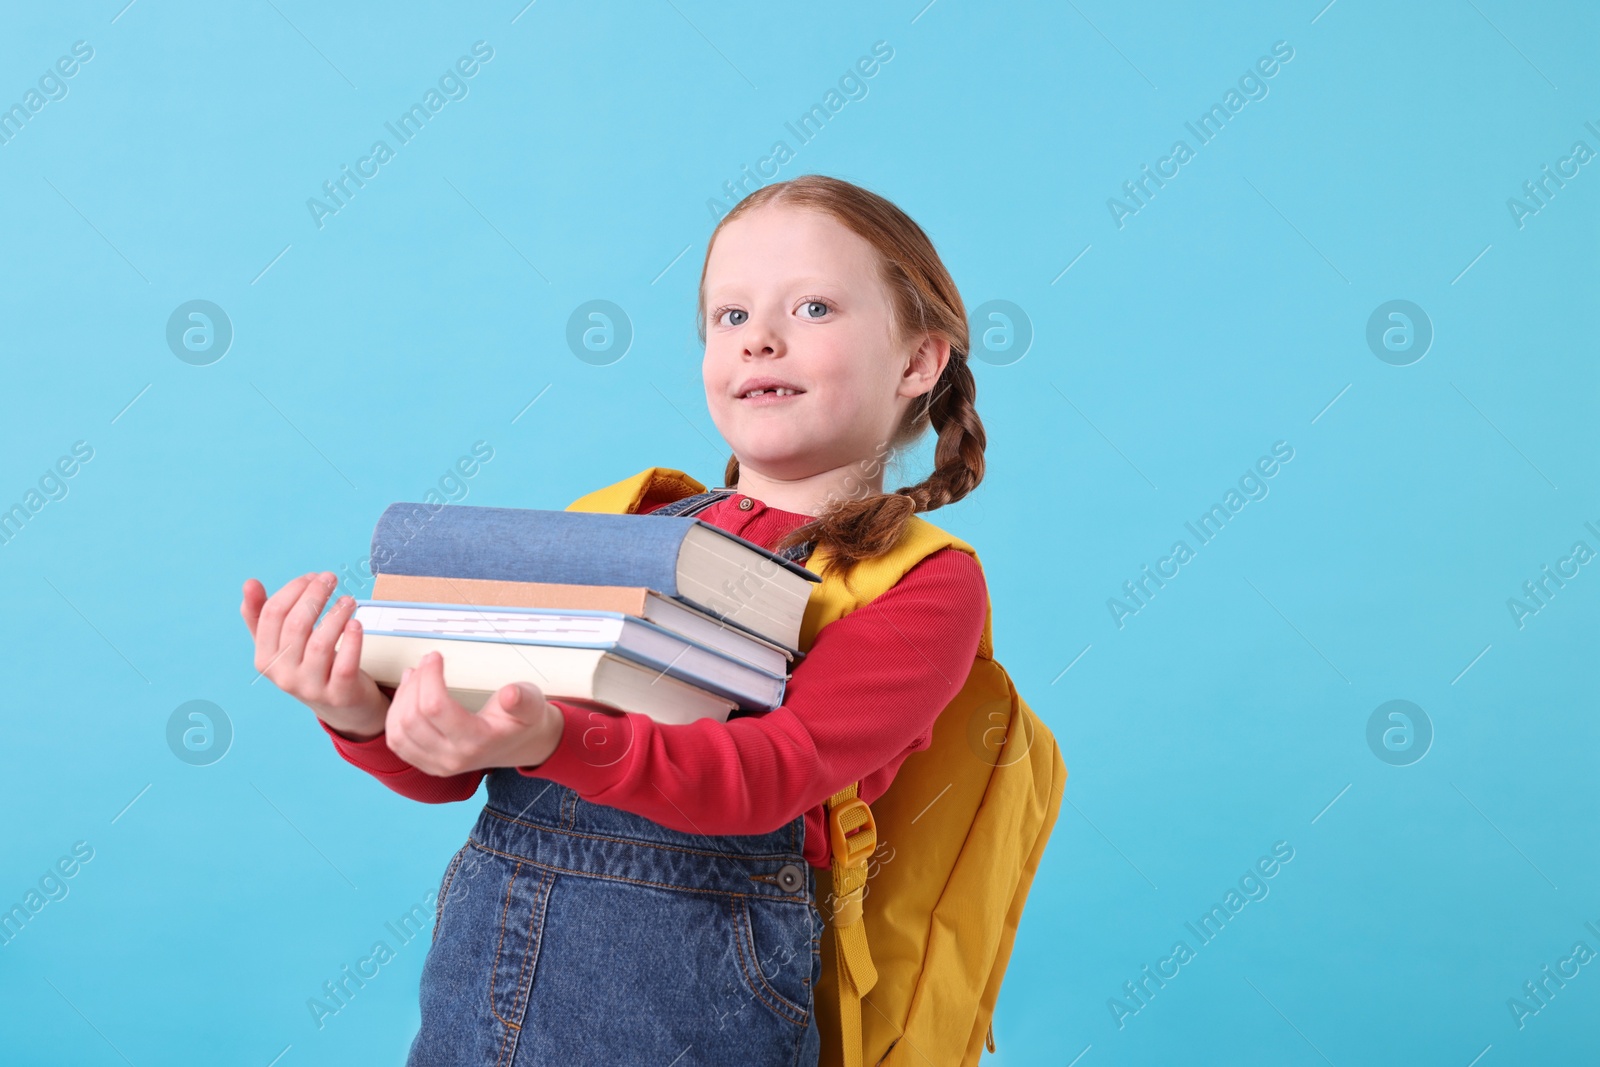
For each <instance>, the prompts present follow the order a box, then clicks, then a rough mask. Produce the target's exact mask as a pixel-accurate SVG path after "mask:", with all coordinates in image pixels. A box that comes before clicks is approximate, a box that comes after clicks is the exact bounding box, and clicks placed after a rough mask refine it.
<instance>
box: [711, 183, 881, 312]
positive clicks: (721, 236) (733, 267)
mask: <svg viewBox="0 0 1600 1067" xmlns="http://www.w3.org/2000/svg"><path fill="white" fill-rule="evenodd" d="M876 270H877V253H876V251H875V250H874V249H873V247H872V246H871V245H870V244H868V243H867V242H866V241H865V240H864V239H862V238H861V237H860V236H858V235H857V234H856V233H855V232H853V231H852V230H850V229H849V227H847V226H845V225H844V224H843V223H841V222H839V221H838V220H837V219H835V218H834V217H833V216H831V215H828V214H826V213H824V212H820V211H816V210H814V209H810V208H799V207H792V206H789V205H786V204H768V205H764V206H762V207H759V208H757V209H755V210H754V211H752V212H750V213H749V214H748V215H743V216H741V217H739V218H737V219H735V220H733V221H732V222H730V223H728V224H727V225H726V226H724V227H723V228H722V230H721V232H719V233H718V234H717V237H716V240H715V241H714V242H713V244H712V246H711V254H710V255H709V257H708V258H707V260H706V291H707V293H708V294H709V293H711V292H712V291H713V290H719V289H731V288H737V287H740V286H749V287H753V288H767V287H779V288H783V287H791V288H792V287H796V286H805V285H829V284H838V285H854V286H860V285H862V284H864V283H867V282H870V281H871V280H873V279H874V278H875V277H876Z"/></svg>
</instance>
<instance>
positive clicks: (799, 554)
mask: <svg viewBox="0 0 1600 1067" xmlns="http://www.w3.org/2000/svg"><path fill="white" fill-rule="evenodd" d="M736 491H737V490H734V489H729V488H727V487H726V486H722V487H719V488H716V489H708V490H706V491H705V492H703V493H695V494H693V495H692V496H686V497H680V498H679V499H677V500H674V501H673V502H672V503H670V504H664V505H662V506H661V507H659V508H656V509H655V510H654V511H649V512H646V514H647V515H666V516H669V517H670V516H673V515H677V516H685V517H687V516H692V515H696V514H698V513H700V512H702V511H704V510H705V509H706V508H708V507H710V506H711V505H712V504H715V503H716V502H717V501H719V500H724V499H726V498H727V497H730V496H732V495H733V494H734V493H735V492H736ZM816 545H817V543H816V542H815V541H807V542H806V543H805V544H801V545H792V546H790V547H789V548H786V549H784V550H783V551H782V552H777V553H774V554H775V555H778V556H782V557H783V558H784V559H786V560H788V561H789V562H790V563H799V562H800V561H801V560H803V559H806V558H808V557H810V555H811V552H812V550H813V549H814V548H816Z"/></svg>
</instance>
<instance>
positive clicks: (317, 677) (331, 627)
mask: <svg viewBox="0 0 1600 1067" xmlns="http://www.w3.org/2000/svg"><path fill="white" fill-rule="evenodd" d="M355 610H356V598H355V597H353V596H342V597H340V598H339V599H338V600H335V601H334V602H333V607H331V608H329V609H328V613H327V614H326V615H324V616H323V617H322V621H321V622H319V623H317V628H316V630H315V631H314V632H313V633H312V634H311V639H310V640H308V641H307V642H306V650H305V655H304V656H303V657H302V658H301V660H300V663H301V671H302V672H303V673H304V675H305V676H306V677H307V678H309V679H310V680H311V681H313V682H315V683H317V684H319V685H327V684H328V671H329V669H330V668H332V666H333V654H334V648H333V645H334V642H335V641H337V640H338V639H339V635H340V634H342V633H343V632H344V624H345V623H346V622H347V621H349V619H350V616H351V615H353V614H355Z"/></svg>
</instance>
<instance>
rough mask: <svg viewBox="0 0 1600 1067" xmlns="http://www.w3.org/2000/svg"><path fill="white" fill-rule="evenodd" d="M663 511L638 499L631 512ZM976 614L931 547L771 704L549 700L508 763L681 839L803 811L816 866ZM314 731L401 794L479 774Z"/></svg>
mask: <svg viewBox="0 0 1600 1067" xmlns="http://www.w3.org/2000/svg"><path fill="white" fill-rule="evenodd" d="M745 500H749V501H750V504H749V509H748V510H744V509H741V507H740V505H741V503H743V502H744V501H745ZM664 503H666V501H659V500H658V501H649V500H647V501H645V502H644V504H643V505H642V506H641V507H640V509H639V511H640V512H641V513H644V512H647V511H653V510H654V509H655V508H657V507H660V506H661V505H662V504H664ZM698 517H699V518H702V519H704V520H706V521H707V522H709V523H711V524H712V525H714V526H718V527H721V528H722V529H724V530H728V531H731V532H732V533H735V534H738V535H739V536H740V537H743V538H745V539H746V540H749V541H753V542H755V543H756V544H758V545H761V546H763V547H766V548H771V547H772V546H773V545H774V544H776V543H777V541H778V540H779V538H781V537H782V536H783V535H784V534H786V533H788V532H789V531H790V530H791V529H793V528H795V527H797V526H800V525H802V524H804V523H805V522H808V521H809V520H810V518H811V517H810V516H809V515H801V514H798V513H796V512H791V511H780V510H778V509H777V508H770V507H767V506H766V505H765V504H763V503H762V502H761V501H759V500H755V499H752V498H749V497H746V496H744V495H743V494H737V493H736V494H734V495H732V496H730V497H726V498H724V499H723V500H720V501H718V502H717V503H715V504H713V505H711V506H710V507H708V508H706V509H705V510H704V511H701V512H699V514H698ZM987 605H988V590H987V588H986V586H985V583H984V580H983V572H982V570H981V569H980V568H979V566H978V564H977V562H976V561H975V560H973V558H972V557H971V556H969V555H967V554H966V553H965V552H962V551H960V550H959V549H954V548H944V549H939V550H938V551H936V552H933V553H931V554H930V555H928V556H926V557H924V558H923V559H922V560H921V561H919V562H918V563H917V564H916V565H915V566H913V567H912V568H911V569H910V570H909V571H907V572H906V574H905V576H904V577H902V578H901V579H900V581H899V582H898V583H896V584H895V585H894V587H893V588H891V589H889V590H887V591H885V592H884V593H882V594H881V595H879V596H878V597H877V598H876V599H874V600H873V601H872V602H871V603H869V604H868V605H867V606H866V607H864V608H862V609H860V610H858V611H854V612H852V613H850V614H849V615H846V616H845V617H844V618H841V619H837V620H835V621H834V622H832V623H829V624H828V625H827V626H824V627H823V628H822V630H821V631H819V632H818V634H817V637H816V640H815V641H814V642H813V644H812V646H811V649H810V650H809V652H808V653H807V655H806V657H805V658H804V659H803V660H801V661H800V663H799V664H798V665H797V666H796V667H795V668H794V671H793V673H792V674H791V675H790V677H789V683H788V686H787V689H786V691H785V694H784V695H785V700H784V703H783V704H782V705H780V706H778V707H776V708H773V709H772V710H771V711H766V712H761V713H757V714H749V715H737V716H736V717H734V718H730V719H729V720H728V721H727V722H716V721H713V720H711V719H700V720H698V721H695V722H692V723H687V724H675V723H659V722H656V721H655V720H654V719H652V718H650V717H649V716H647V715H644V714H640V713H637V712H627V713H616V712H601V713H596V712H595V711H594V708H593V707H592V706H585V705H584V704H582V703H580V702H576V701H562V700H560V699H555V700H551V701H550V703H551V704H552V705H554V706H555V707H556V708H558V709H559V710H560V712H561V714H562V716H563V717H564V719H565V723H564V725H563V729H562V734H561V740H560V743H559V744H558V745H557V747H556V750H555V752H554V753H552V754H551V756H550V757H549V758H548V759H546V760H545V761H544V762H543V763H541V764H539V765H537V766H534V767H519V768H517V770H518V771H519V772H520V773H522V774H525V775H528V776H530V777H539V778H546V779H549V780H551V781H555V782H559V783H561V784H562V785H565V786H567V787H568V788H570V789H573V790H574V791H576V792H577V794H578V795H579V796H581V797H583V798H584V799H585V800H589V801H593V802H596V803H600V804H606V805H608V806H610V807H614V808H620V809H622V810H624V811H629V812H632V813H634V814H636V815H642V816H644V817H645V818H648V819H650V820H652V821H654V822H657V823H660V824H661V825H663V826H666V827H669V828H671V829H674V830H680V831H683V832H686V833H701V834H712V835H715V834H757V833H767V832H769V831H771V830H775V829H777V828H778V827H780V826H782V825H783V824H784V823H786V822H788V821H789V820H791V819H793V818H794V817H795V816H796V815H799V814H801V813H802V812H803V813H805V843H804V854H805V857H806V860H807V861H808V862H809V863H811V864H812V865H813V866H815V867H827V866H828V864H829V858H830V855H831V852H832V849H831V846H830V842H829V840H828V834H827V823H826V812H825V809H824V807H823V802H824V801H825V800H826V799H827V798H828V797H830V796H832V795H833V794H834V793H836V792H838V791H839V790H840V789H842V788H844V787H845V786H846V785H848V784H850V783H851V782H855V781H859V782H860V783H861V786H860V789H859V791H858V795H859V796H860V797H861V799H863V800H865V801H867V802H868V803H871V802H872V801H873V800H875V799H876V798H878V797H880V796H882V795H883V793H884V791H885V790H887V789H888V788H889V783H890V782H891V781H893V779H894V775H895V772H896V771H898V770H899V768H900V764H901V763H902V762H904V760H905V758H906V757H907V756H909V755H910V754H911V753H912V752H916V751H919V750H921V749H924V748H927V747H928V744H929V742H930V740H931V735H932V729H933V723H934V720H935V719H936V718H937V717H938V714H939V712H940V711H941V710H943V709H944V707H945V705H947V704H948V703H949V702H950V701H951V699H953V698H954V697H955V695H956V693H957V691H959V690H960V688H961V686H962V685H963V684H964V683H965V682H966V679H967V674H968V672H969V671H970V670H971V667H972V662H973V657H974V656H975V655H976V653H977V648H978V639H979V637H980V636H981V635H982V632H983V620H984V616H985V613H986V611H987ZM323 728H324V729H325V730H327V732H328V735H329V736H330V737H331V738H332V739H333V743H334V745H335V747H336V748H337V749H338V750H339V753H340V754H341V755H342V756H343V757H344V758H345V759H346V760H348V761H349V762H350V763H352V764H354V765H355V766H357V767H360V768H361V769H362V770H364V771H367V772H368V773H370V774H372V775H373V776H374V777H376V778H377V779H378V780H379V781H381V782H383V784H384V785H386V786H388V787H389V788H390V789H393V790H394V791H395V792H397V793H399V794H401V795H402V796H406V797H410V798H411V799H413V800H419V801H423V802H425V803H434V804H438V803H446V802H449V801H455V800H466V799H468V798H469V797H471V796H472V795H473V794H474V793H476V792H477V790H478V783H479V782H480V781H481V780H482V778H483V776H484V774H485V773H486V771H484V770H476V771H467V772H465V773H462V774H457V775H451V776H448V777H440V776H436V775H430V774H428V773H426V772H424V771H421V770H419V769H417V768H416V767H413V766H412V765H411V764H409V763H407V762H406V761H405V760H403V759H401V758H400V757H399V756H396V755H395V754H394V753H393V752H391V751H390V750H389V746H388V745H387V744H386V743H385V739H384V737H383V735H381V734H380V735H379V736H377V737H375V738H372V739H371V740H368V741H352V740H350V739H349V738H346V737H344V736H342V735H340V734H338V733H336V732H335V731H334V730H333V729H331V728H330V727H328V726H327V724H326V723H324V724H323ZM597 731H599V732H597Z"/></svg>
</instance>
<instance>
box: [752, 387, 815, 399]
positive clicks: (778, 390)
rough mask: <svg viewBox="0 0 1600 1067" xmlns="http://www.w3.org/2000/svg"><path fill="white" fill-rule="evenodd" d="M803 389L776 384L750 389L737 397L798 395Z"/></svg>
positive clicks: (762, 397) (760, 397)
mask: <svg viewBox="0 0 1600 1067" xmlns="http://www.w3.org/2000/svg"><path fill="white" fill-rule="evenodd" d="M803 392H805V390H804V389H790V388H789V387H788V386H778V387H775V388H771V389H752V390H750V391H749V392H748V393H745V394H744V395H743V396H741V397H739V399H740V400H761V399H775V398H777V397H783V396H799V395H800V394H801V393H803Z"/></svg>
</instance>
